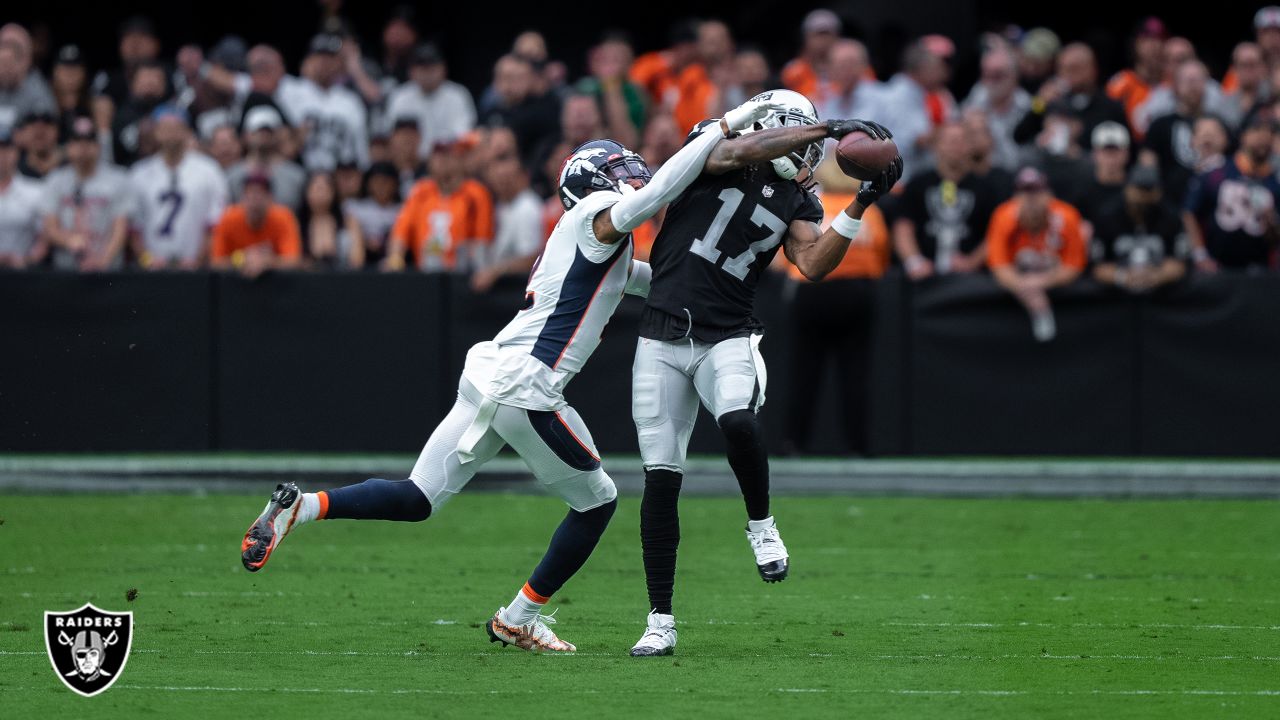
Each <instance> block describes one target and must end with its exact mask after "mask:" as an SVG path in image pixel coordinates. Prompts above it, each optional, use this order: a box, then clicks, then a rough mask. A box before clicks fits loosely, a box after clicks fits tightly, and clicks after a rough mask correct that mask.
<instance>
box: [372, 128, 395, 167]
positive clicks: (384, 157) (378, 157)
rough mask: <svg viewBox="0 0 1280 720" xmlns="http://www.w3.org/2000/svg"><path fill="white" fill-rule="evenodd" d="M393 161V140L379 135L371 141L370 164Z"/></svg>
mask: <svg viewBox="0 0 1280 720" xmlns="http://www.w3.org/2000/svg"><path fill="white" fill-rule="evenodd" d="M390 161H391V139H390V138H388V137H387V136H386V135H378V136H376V137H373V138H370V139H369V162H371V163H379V162H390Z"/></svg>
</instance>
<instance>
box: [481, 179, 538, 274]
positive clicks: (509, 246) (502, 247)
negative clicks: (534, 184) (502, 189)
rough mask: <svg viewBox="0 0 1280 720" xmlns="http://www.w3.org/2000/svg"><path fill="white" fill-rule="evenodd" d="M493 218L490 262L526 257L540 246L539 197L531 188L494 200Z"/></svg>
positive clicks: (535, 251) (534, 252)
mask: <svg viewBox="0 0 1280 720" xmlns="http://www.w3.org/2000/svg"><path fill="white" fill-rule="evenodd" d="M493 219H494V233H493V244H492V245H490V247H489V262H490V263H499V262H505V261H507V260H514V259H515V258H521V257H528V256H530V255H534V254H536V253H537V252H538V251H539V250H541V249H542V241H543V240H544V239H545V238H543V237H542V200H541V199H540V198H539V197H538V194H537V193H535V192H534V191H532V190H530V189H528V188H525V189H524V190H523V191H521V192H520V194H519V195H516V196H515V198H514V199H512V200H511V201H510V202H500V203H496V204H495V205H494V209H493Z"/></svg>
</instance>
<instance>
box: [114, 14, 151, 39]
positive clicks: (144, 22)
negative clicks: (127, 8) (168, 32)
mask: <svg viewBox="0 0 1280 720" xmlns="http://www.w3.org/2000/svg"><path fill="white" fill-rule="evenodd" d="M125 35H146V36H147V37H153V38H159V37H160V36H159V35H158V34H157V33H156V26H155V23H153V22H151V18H148V17H145V16H143V15H134V16H133V17H131V18H129V19H128V20H125V21H124V22H122V23H120V37H124V36H125Z"/></svg>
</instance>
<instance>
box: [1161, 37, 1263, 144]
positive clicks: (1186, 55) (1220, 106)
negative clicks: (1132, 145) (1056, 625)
mask: <svg viewBox="0 0 1280 720" xmlns="http://www.w3.org/2000/svg"><path fill="white" fill-rule="evenodd" d="M1164 47H1165V71H1166V72H1167V73H1168V74H1167V76H1166V82H1164V83H1163V84H1162V85H1160V87H1157V88H1156V89H1155V90H1152V91H1151V96H1150V97H1148V98H1147V101H1146V102H1144V103H1142V105H1141V106H1139V107H1138V109H1137V111H1136V115H1137V120H1138V123H1139V124H1140V126H1141V127H1142V129H1143V131H1144V132H1147V131H1149V130H1150V126H1151V125H1152V124H1153V123H1154V122H1155V121H1156V120H1158V119H1159V118H1161V117H1164V116H1165V115H1169V114H1171V113H1174V112H1177V109H1178V103H1179V98H1178V89H1177V84H1178V73H1179V72H1180V70H1181V68H1182V67H1184V66H1185V65H1187V64H1188V63H1196V62H1199V60H1198V58H1197V57H1196V50H1195V46H1194V45H1192V44H1191V41H1190V40H1187V39H1186V38H1180V37H1176V38H1170V39H1169V41H1168V42H1166V43H1165V45H1164ZM1200 104H1201V109H1202V111H1203V112H1210V113H1213V114H1215V115H1218V116H1219V117H1221V118H1222V119H1223V120H1225V121H1226V123H1227V126H1228V127H1230V128H1232V129H1234V128H1237V127H1239V125H1240V121H1241V119H1242V118H1241V117H1240V116H1239V115H1237V114H1236V113H1235V110H1234V108H1235V106H1234V105H1233V104H1232V102H1231V101H1230V100H1229V99H1228V98H1227V97H1226V94H1225V93H1224V92H1223V91H1222V86H1221V85H1219V84H1218V82H1217V81H1216V80H1214V79H1213V78H1212V77H1209V74H1208V70H1207V69H1206V70H1205V81H1204V91H1203V97H1202V99H1201V100H1200Z"/></svg>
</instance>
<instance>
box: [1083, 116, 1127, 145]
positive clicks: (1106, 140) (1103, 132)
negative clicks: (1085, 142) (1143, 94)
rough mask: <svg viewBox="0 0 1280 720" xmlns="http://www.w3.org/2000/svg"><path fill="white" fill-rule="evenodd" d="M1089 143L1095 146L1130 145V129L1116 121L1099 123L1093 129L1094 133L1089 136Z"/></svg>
mask: <svg viewBox="0 0 1280 720" xmlns="http://www.w3.org/2000/svg"><path fill="white" fill-rule="evenodd" d="M1089 141H1090V142H1089V144H1090V145H1091V146H1092V147H1095V148H1106V147H1118V148H1128V147H1129V131H1128V130H1126V129H1125V127H1124V126H1123V125H1121V124H1120V123H1118V122H1116V121H1114V120H1107V121H1106V122H1100V123H1098V126H1097V127H1095V128H1094V129H1093V134H1092V135H1090V136H1089Z"/></svg>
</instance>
